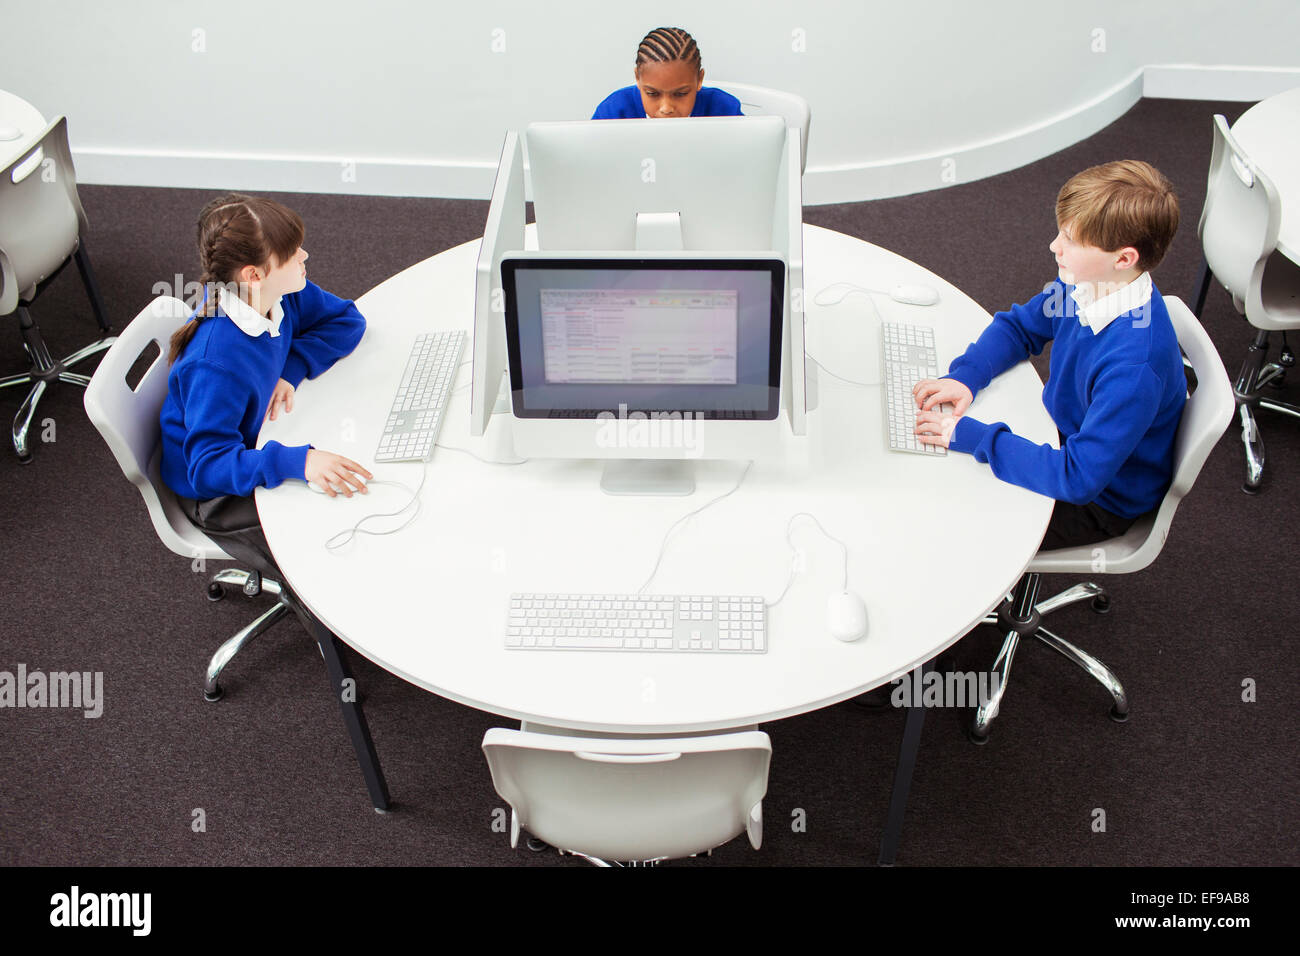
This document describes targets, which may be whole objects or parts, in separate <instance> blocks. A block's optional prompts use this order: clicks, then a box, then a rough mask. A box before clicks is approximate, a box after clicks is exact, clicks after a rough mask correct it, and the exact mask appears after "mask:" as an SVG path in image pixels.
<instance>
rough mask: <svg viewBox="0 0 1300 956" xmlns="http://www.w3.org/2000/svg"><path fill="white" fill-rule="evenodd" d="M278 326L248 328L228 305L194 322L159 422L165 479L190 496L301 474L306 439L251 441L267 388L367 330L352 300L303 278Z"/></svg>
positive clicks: (316, 370) (329, 357)
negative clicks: (275, 331)
mask: <svg viewBox="0 0 1300 956" xmlns="http://www.w3.org/2000/svg"><path fill="white" fill-rule="evenodd" d="M280 305H281V307H282V308H283V309H284V318H283V320H282V321H281V323H280V329H279V333H280V334H279V335H278V336H274V337H273V336H272V335H271V334H270V333H269V331H268V332H263V333H262V334H260V335H258V336H256V337H253V336H250V335H248V334H246V333H245V332H243V331H241V330H240V329H239V327H238V326H236V325H235V324H234V322H232V321H231V320H230V319H229V318H228V317H227V316H226V314H225V313H224V312H222V311H221V310H220V309H218V311H217V314H216V315H214V316H212V317H211V318H207V319H204V320H203V321H202V322H200V323H199V327H198V330H197V331H196V332H195V333H194V338H193V339H191V340H190V343H189V345H187V346H186V347H185V351H184V353H183V354H182V355H181V357H180V358H178V359H177V360H176V364H175V365H173V366H172V368H171V372H170V374H169V375H168V376H167V397H166V399H164V401H163V406H162V412H161V413H160V415H159V418H160V420H161V422H162V479H163V481H164V482H165V483H166V484H167V487H169V488H171V490H172V491H174V492H176V494H178V495H182V496H184V497H186V498H195V499H198V500H206V499H208V498H215V497H217V496H218V495H243V496H248V495H251V494H252V493H253V489H254V488H257V487H259V486H265V487H267V488H274V487H275V486H276V485H278V484H280V483H281V482H282V481H284V480H285V479H286V478H298V479H304V478H305V477H306V468H307V451H308V450H309V449H310V448H311V446H310V445H298V446H285V445H281V444H280V443H279V442H277V441H268V442H267V443H266V444H265V445H264V446H263V447H262V448H260V449H259V448H257V447H256V445H257V433H258V431H259V430H260V429H261V427H262V421H263V420H264V419H265V418H266V409H267V406H268V405H269V404H270V402H271V393H272V392H273V391H274V390H275V386H276V384H277V383H278V382H279V380H280V379H284V380H285V381H286V382H288V383H289V384H290V385H292V386H293V387H294V388H297V387H298V385H299V384H300V383H301V382H302V380H303V379H304V378H315V377H316V376H317V375H319V374H320V373H321V372H323V371H325V370H326V369H328V368H329V367H330V366H331V365H333V364H334V363H335V362H336V361H338V360H339V359H340V358H342V357H343V356H345V355H347V354H348V353H349V352H351V351H352V350H353V349H354V348H356V346H357V343H358V342H360V341H361V336H362V334H363V333H364V332H365V328H366V320H365V319H364V318H362V316H361V313H360V312H359V311H357V307H356V306H355V305H353V304H352V302H351V300H348V299H340V298H339V297H338V296H335V295H331V294H330V293H328V292H326V291H324V290H323V289H321V288H320V287H319V286H317V285H316V284H315V283H312V282H310V281H309V282H308V283H307V285H306V287H304V288H303V290H302V291H301V292H295V293H293V294H292V295H286V296H284V297H283V298H282V299H281V300H280Z"/></svg>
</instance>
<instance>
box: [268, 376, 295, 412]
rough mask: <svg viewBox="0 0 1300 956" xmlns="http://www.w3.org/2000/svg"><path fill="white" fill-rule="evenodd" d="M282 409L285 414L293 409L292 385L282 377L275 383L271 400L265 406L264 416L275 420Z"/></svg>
mask: <svg viewBox="0 0 1300 956" xmlns="http://www.w3.org/2000/svg"><path fill="white" fill-rule="evenodd" d="M281 409H284V412H285V414H286V415H287V414H288V413H289V412H291V411H293V386H292V385H290V384H289V383H288V382H286V381H285V380H284V379H280V381H278V382H276V383H275V391H274V392H272V393H271V402H270V404H269V405H267V406H266V417H267V418H269V419H270V420H271V421H275V418H276V416H277V415H279V414H280V410H281Z"/></svg>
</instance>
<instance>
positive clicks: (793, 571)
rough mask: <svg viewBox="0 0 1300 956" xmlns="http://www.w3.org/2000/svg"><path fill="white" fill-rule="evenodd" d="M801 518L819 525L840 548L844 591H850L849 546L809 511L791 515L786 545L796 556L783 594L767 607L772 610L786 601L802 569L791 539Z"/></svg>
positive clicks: (787, 527) (791, 563) (787, 526)
mask: <svg viewBox="0 0 1300 956" xmlns="http://www.w3.org/2000/svg"><path fill="white" fill-rule="evenodd" d="M800 518H809V519H811V520H812V523H813V524H815V525H817V528H818V530H819V531H821V533H822V534H824V535H826V537H828V538H830V539H831V540H832V541H834V542H835V543H836V544H838V545H839V546H840V550H841V551H843V552H844V590H845V591H846V592H847V591H848V589H849V548H848V545H846V544H845V543H844V542H843V541H841V540H840V539H839V538H837V537H835V535H833V534H831V533H830V532H829V531H827V530H826V529H825V528H824V527H822V523H821V522H820V521H818V520H817V516H816V515H814V514H811V513H810V512H807V511H800V512H799V513H798V514H794V515H791V516H790V520H789V521H787V522H786V525H785V543H786V544H788V545H789V546H790V551H791V552H792V553H793V554H794V560H793V561H791V562H790V576H789V577H787V578H786V579H785V587H783V588H782V589H781V594H780V595H779V596H778V597H777V599H776V600H775V601H771V602H768V603H767V606H768V607H770V608H771V607H776V606H777V605H778V604H780V603H781V602H782V601H784V600H785V596H786V594H788V593H789V591H790V585H792V584H794V577H795V575H796V574H798V573H799V571H800V570H801V568H800V567H799V565H800V561H799V550H798V549H797V548H796V547H795V546H794V540H793V539H792V538H791V537H790V532H791V531H793V530H794V523H795V522H796V521H798V520H799V519H800Z"/></svg>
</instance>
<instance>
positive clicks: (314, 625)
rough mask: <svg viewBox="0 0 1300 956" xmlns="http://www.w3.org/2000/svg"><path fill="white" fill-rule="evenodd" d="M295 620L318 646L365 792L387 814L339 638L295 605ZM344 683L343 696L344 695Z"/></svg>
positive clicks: (386, 798)
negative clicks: (341, 712)
mask: <svg viewBox="0 0 1300 956" xmlns="http://www.w3.org/2000/svg"><path fill="white" fill-rule="evenodd" d="M295 610H297V611H298V616H299V619H300V620H302V622H303V624H304V625H305V626H306V627H307V629H308V631H309V633H310V634H311V636H312V637H313V638H315V640H316V643H317V644H318V645H319V646H320V651H321V656H322V657H324V658H325V669H326V670H328V671H329V677H330V687H331V688H332V689H333V692H334V696H335V698H336V699H337V700H338V702H339V708H340V709H341V710H342V711H343V723H344V724H345V725H346V726H347V728H348V736H349V737H351V738H352V748H353V749H354V750H355V751H356V752H357V763H359V764H360V765H361V775H362V776H363V777H365V778H366V789H367V790H369V791H370V801H371V803H373V804H374V806H375V812H376V813H387V812H388V808H389V806H390V805H391V801H390V798H389V796H388V783H387V781H385V780H384V771H383V770H382V769H380V766H379V755H378V754H376V753H375V742H374V741H373V740H372V739H371V737H370V725H369V724H367V723H366V715H365V712H364V711H363V710H362V709H361V704H360V703H359V702H358V701H357V682H356V680H355V679H354V678H353V677H352V669H351V668H350V667H348V662H347V660H346V659H344V657H343V653H342V648H341V647H340V646H339V639H338V638H337V637H335V636H334V632H333V631H331V630H330V629H329V628H327V627H326V626H325V625H324V624H322V623H321V622H320V621H318V620H316V617H315V615H313V614H311V613H310V612H308V611H307V610H306V609H305V608H303V607H302V606H301V605H297V606H296V607H295ZM344 681H347V682H348V683H347V685H346V688H347V693H344V689H345V684H344Z"/></svg>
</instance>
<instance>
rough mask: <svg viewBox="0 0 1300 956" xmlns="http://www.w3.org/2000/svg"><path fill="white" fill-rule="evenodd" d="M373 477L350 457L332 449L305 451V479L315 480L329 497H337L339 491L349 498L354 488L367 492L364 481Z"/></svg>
mask: <svg viewBox="0 0 1300 956" xmlns="http://www.w3.org/2000/svg"><path fill="white" fill-rule="evenodd" d="M373 477H375V476H374V475H372V474H371V473H370V472H368V471H366V469H364V468H362V467H361V466H360V465H358V464H357V463H356V462H355V461H353V460H352V459H351V458H344V457H343V456H342V455H336V454H334V452H332V451H321V450H320V449H319V448H312V449H309V450H308V452H307V467H306V478H307V480H308V481H312V482H315V483H316V485H317V486H318V487H320V488H323V489H324V490H325V494H327V495H329V496H330V497H331V498H337V497H338V495H339V492H342V493H343V494H344V495H346V496H347V497H349V498H351V497H352V492H353V490H354V489H355V490H356V491H359V492H361V494H363V495H364V494H366V493H367V492H366V481H369V480H370V479H371V478H373ZM362 478H364V479H365V481H362V480H361V479H362ZM335 489H338V490H337V491H336V490H335Z"/></svg>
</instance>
